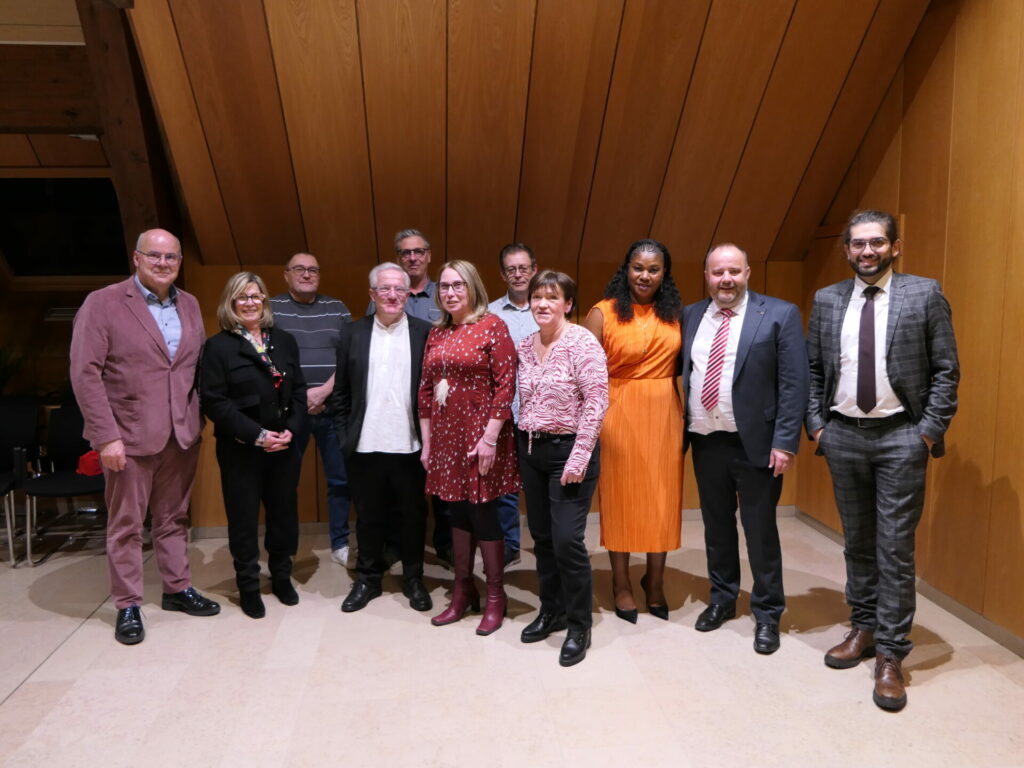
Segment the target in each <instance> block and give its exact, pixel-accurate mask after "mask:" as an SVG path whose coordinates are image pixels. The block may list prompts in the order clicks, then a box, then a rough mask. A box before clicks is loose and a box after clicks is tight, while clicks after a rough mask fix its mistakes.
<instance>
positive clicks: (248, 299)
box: [235, 293, 267, 304]
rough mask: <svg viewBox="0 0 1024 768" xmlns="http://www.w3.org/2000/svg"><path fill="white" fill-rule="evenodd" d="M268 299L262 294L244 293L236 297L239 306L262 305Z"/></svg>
mask: <svg viewBox="0 0 1024 768" xmlns="http://www.w3.org/2000/svg"><path fill="white" fill-rule="evenodd" d="M266 298H267V297H266V296H264V295H263V294H262V293H243V294H242V295H241V296H237V297H235V301H237V302H238V303H239V304H262V303H263V301H264V300H265V299H266Z"/></svg>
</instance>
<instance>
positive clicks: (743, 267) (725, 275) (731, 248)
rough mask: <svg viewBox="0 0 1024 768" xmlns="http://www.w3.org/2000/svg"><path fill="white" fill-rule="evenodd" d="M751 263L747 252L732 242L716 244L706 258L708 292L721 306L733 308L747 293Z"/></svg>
mask: <svg viewBox="0 0 1024 768" xmlns="http://www.w3.org/2000/svg"><path fill="white" fill-rule="evenodd" d="M749 278H750V263H749V261H748V260H747V252H746V251H744V250H743V249H742V248H740V247H739V246H737V245H733V244H732V243H723V244H722V245H716V246H715V247H714V248H712V249H711V250H710V251H708V255H707V256H706V257H705V259H704V279H705V280H706V281H707V284H708V294H709V295H710V296H711V298H712V299H713V300H714V302H715V303H716V304H717V305H718V306H719V307H725V308H728V309H732V308H733V307H735V306H737V305H739V304H740V303H742V301H743V297H744V296H746V295H747V280H748V279H749Z"/></svg>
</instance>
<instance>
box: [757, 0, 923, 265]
mask: <svg viewBox="0 0 1024 768" xmlns="http://www.w3.org/2000/svg"><path fill="white" fill-rule="evenodd" d="M927 7H928V0H882V1H881V2H880V3H879V4H878V8H877V10H876V11H875V15H874V17H873V18H872V20H871V26H870V27H869V28H868V31H867V34H866V35H865V37H864V42H863V44H862V45H861V47H860V50H859V51H858V53H857V57H856V59H855V60H854V62H853V67H852V68H851V69H850V72H849V75H848V76H847V78H846V82H845V83H844V84H843V87H842V91H841V93H840V94H839V99H838V100H837V101H836V104H835V107H834V108H833V110H832V114H831V115H830V116H829V119H828V123H827V124H826V125H825V129H824V131H823V132H822V135H821V138H820V139H819V141H818V146H817V147H816V148H815V150H814V156H813V157H812V158H811V162H810V165H809V166H808V167H807V171H806V173H805V174H804V178H803V179H802V180H801V182H800V187H799V189H798V190H797V194H796V195H795V197H794V198H793V202H792V204H791V205H790V208H789V212H788V213H787V214H786V217H785V220H784V222H783V224H782V229H781V230H780V232H779V236H778V237H777V238H776V240H775V243H774V245H773V246H772V250H771V254H770V256H769V258H772V259H783V260H786V259H799V258H801V256H802V249H803V248H805V247H806V243H807V238H808V237H809V236H811V235H812V234H813V233H814V231H815V230H816V229H817V227H818V223H819V222H820V220H821V218H822V215H823V213H824V212H825V210H826V209H827V207H828V201H829V195H830V194H831V193H832V192H833V191H834V190H835V185H836V177H838V176H839V174H841V173H842V172H843V171H844V170H845V169H846V168H847V167H849V165H850V161H851V160H852V159H853V157H854V155H855V154H856V151H857V146H858V144H859V143H860V140H861V137H863V136H864V133H865V130H866V129H867V127H868V122H869V121H870V120H871V117H872V115H873V114H874V113H875V111H876V109H877V108H878V106H879V104H881V103H882V99H883V96H885V94H886V93H887V89H888V88H889V83H890V82H891V81H892V80H893V76H894V74H895V73H896V70H897V68H898V67H899V65H900V62H901V60H902V59H903V54H904V52H905V51H906V50H907V46H908V45H909V44H910V40H911V38H912V37H913V35H914V31H915V30H916V29H917V26H918V24H919V23H920V21H921V17H922V16H923V15H924V12H925V9H926V8H927ZM893 114H894V115H895V126H894V127H895V128H896V129H898V128H899V121H900V117H901V115H902V104H899V103H897V104H896V105H895V110H894V111H893ZM876 121H877V118H876ZM897 170H898V166H897ZM892 210H896V209H892Z"/></svg>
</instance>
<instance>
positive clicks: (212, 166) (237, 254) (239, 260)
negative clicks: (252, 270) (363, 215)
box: [167, 2, 263, 270]
mask: <svg viewBox="0 0 1024 768" xmlns="http://www.w3.org/2000/svg"><path fill="white" fill-rule="evenodd" d="M260 7H261V8H262V7H263V6H262V4H261V5H260ZM167 12H168V14H169V15H170V17H171V25H172V26H173V27H174V40H175V42H176V43H177V45H178V52H179V53H180V54H181V63H182V67H183V68H184V70H185V79H186V80H188V90H189V93H190V94H191V95H192V103H193V104H194V105H195V108H196V119H197V120H199V128H200V130H202V132H203V145H204V146H205V147H206V156H207V157H208V158H209V159H210V173H212V174H213V178H215V179H216V180H217V192H218V193H219V195H220V200H221V205H222V206H224V223H225V224H226V225H227V228H228V232H229V233H230V234H231V244H232V246H234V251H235V261H236V262H237V264H238V269H239V270H241V268H242V254H241V252H240V251H239V249H238V238H236V237H235V229H234V227H233V226H232V225H231V217H230V216H228V215H227V204H226V203H225V201H224V192H223V190H222V189H221V186H220V176H219V175H218V174H217V164H216V163H215V162H213V152H212V151H211V150H210V139H209V138H208V136H207V133H206V126H205V125H204V124H203V113H202V111H201V110H200V109H199V104H198V103H197V102H196V89H195V87H194V86H193V85H192V70H190V69H189V66H188V59H187V58H186V57H185V51H183V50H182V48H181V32H180V30H179V29H178V20H177V18H176V17H175V15H174V6H172V5H171V4H170V2H168V3H167ZM172 157H173V154H172ZM172 162H173V161H172ZM188 208H189V206H188V202H187V201H186V202H185V211H186V215H188V217H189V219H191V218H192V217H191V215H189V214H188V213H187V212H188ZM190 225H191V222H190ZM197 240H198V238H197Z"/></svg>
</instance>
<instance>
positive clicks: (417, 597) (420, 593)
mask: <svg viewBox="0 0 1024 768" xmlns="http://www.w3.org/2000/svg"><path fill="white" fill-rule="evenodd" d="M402 594H403V595H405V596H406V597H408V598H409V607H410V608H412V609H413V610H414V611H429V610H430V609H431V608H433V607H434V601H433V600H431V599H430V593H429V592H427V588H426V586H425V585H424V584H423V579H421V578H420V577H419V576H413V577H412V578H408V579H406V580H405V585H404V586H403V587H402ZM342 610H345V609H344V608H342Z"/></svg>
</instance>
